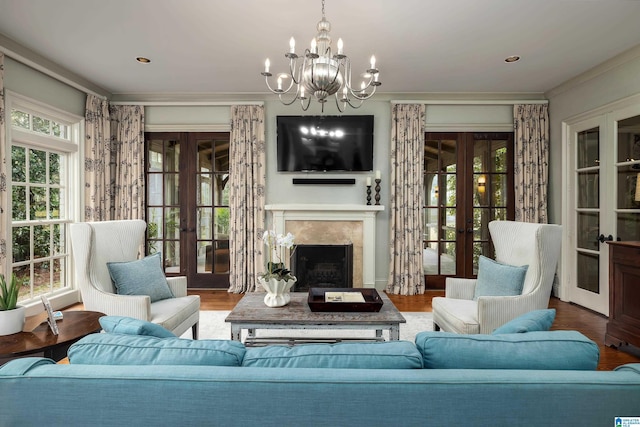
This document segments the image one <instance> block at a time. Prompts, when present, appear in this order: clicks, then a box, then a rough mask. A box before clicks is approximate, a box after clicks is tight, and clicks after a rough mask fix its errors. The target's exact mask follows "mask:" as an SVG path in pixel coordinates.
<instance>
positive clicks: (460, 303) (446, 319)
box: [432, 221, 562, 334]
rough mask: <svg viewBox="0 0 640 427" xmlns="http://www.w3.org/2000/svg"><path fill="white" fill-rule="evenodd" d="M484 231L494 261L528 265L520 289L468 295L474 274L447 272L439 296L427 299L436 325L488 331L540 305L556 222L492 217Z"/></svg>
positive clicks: (554, 248)
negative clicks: (458, 275)
mask: <svg viewBox="0 0 640 427" xmlns="http://www.w3.org/2000/svg"><path fill="white" fill-rule="evenodd" d="M489 232H490V233H491V238H492V240H493V245H494V247H495V254H496V261H498V262H500V263H503V264H509V265H514V266H524V265H528V266H529V267H528V269H527V272H526V275H525V278H524V284H523V287H522V293H521V294H520V295H516V296H480V297H478V298H477V301H474V300H473V297H474V293H475V287H476V279H462V278H451V277H450V278H447V281H446V285H445V296H444V297H435V298H433V300H432V307H433V322H434V327H435V329H436V330H439V329H441V330H443V331H445V332H455V333H459V334H490V333H491V332H493V330H494V329H496V328H498V327H499V326H502V325H504V324H505V323H507V322H508V321H510V320H512V319H514V318H516V317H518V316H520V315H522V314H524V313H527V312H529V311H533V310H540V309H546V308H548V306H549V297H550V295H551V289H552V287H553V279H554V275H555V272H556V267H557V264H558V258H559V257H560V249H561V245H562V227H561V226H560V225H552V224H535V223H525V222H516V221H492V222H490V223H489Z"/></svg>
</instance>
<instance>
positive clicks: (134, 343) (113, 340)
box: [68, 334, 245, 366]
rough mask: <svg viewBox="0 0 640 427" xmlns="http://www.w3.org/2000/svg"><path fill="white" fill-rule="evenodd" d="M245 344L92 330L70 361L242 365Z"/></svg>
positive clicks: (75, 347)
mask: <svg viewBox="0 0 640 427" xmlns="http://www.w3.org/2000/svg"><path fill="white" fill-rule="evenodd" d="M244 353H245V347H244V344H242V343H240V342H237V341H229V340H188V339H181V338H157V337H150V336H134V335H122V334H91V335H88V336H86V337H84V338H82V339H81V340H79V341H78V342H76V343H75V344H73V345H72V346H71V347H70V348H69V352H68V356H69V362H70V363H73V364H84V365H212V366H240V365H241V364H242V358H243V357H244Z"/></svg>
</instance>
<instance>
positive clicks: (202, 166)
mask: <svg viewBox="0 0 640 427" xmlns="http://www.w3.org/2000/svg"><path fill="white" fill-rule="evenodd" d="M196 164H197V165H198V172H212V171H213V144H212V141H211V140H210V139H201V140H198V153H197V159H196Z"/></svg>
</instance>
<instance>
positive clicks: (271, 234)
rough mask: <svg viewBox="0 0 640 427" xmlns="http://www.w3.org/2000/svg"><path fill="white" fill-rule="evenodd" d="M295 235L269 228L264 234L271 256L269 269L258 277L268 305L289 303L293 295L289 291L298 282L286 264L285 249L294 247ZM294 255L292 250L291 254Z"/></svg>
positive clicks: (263, 239) (277, 305)
mask: <svg viewBox="0 0 640 427" xmlns="http://www.w3.org/2000/svg"><path fill="white" fill-rule="evenodd" d="M293 240H294V236H293V234H291V233H287V234H286V236H285V235H282V234H276V232H275V231H273V230H267V231H265V232H264V234H263V235H262V241H263V242H264V244H265V245H266V246H267V251H268V254H269V258H268V259H267V265H266V267H267V271H266V272H265V273H263V274H261V275H260V277H259V278H258V281H259V283H260V284H261V285H262V287H263V288H264V290H265V291H267V294H266V295H265V297H264V303H265V304H266V305H267V306H268V307H282V306H285V305H287V304H289V301H291V295H289V291H290V290H291V288H292V287H293V285H294V284H295V283H296V280H297V279H296V277H295V276H294V275H292V274H291V271H289V270H288V269H287V268H286V267H285V264H284V258H285V251H286V250H291V248H293ZM291 255H293V253H292V252H291V253H290V254H289V256H291Z"/></svg>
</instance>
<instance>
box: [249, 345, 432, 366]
mask: <svg viewBox="0 0 640 427" xmlns="http://www.w3.org/2000/svg"><path fill="white" fill-rule="evenodd" d="M242 366H252V367H269V368H334V369H335V368H352V369H353V368H355V369H358V368H362V369H420V368H422V356H421V354H420V352H419V351H418V349H417V348H416V346H415V345H414V344H413V343H412V342H409V341H387V342H368V343H348V342H346V343H337V344H302V345H296V346H293V347H289V346H280V345H272V346H267V347H254V348H248V349H247V352H246V354H245V356H244V359H243V361H242Z"/></svg>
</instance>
